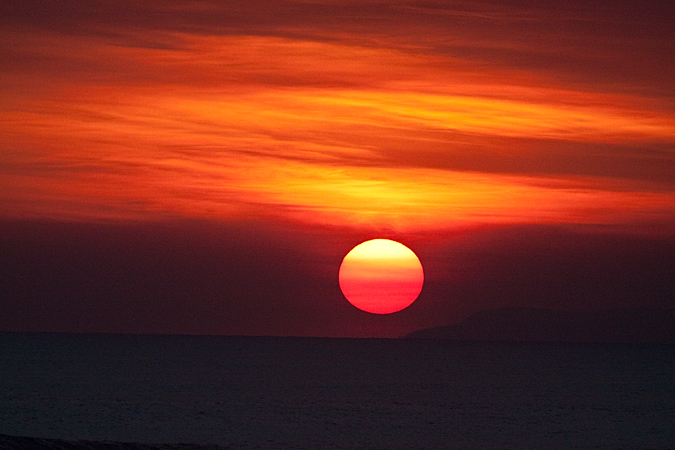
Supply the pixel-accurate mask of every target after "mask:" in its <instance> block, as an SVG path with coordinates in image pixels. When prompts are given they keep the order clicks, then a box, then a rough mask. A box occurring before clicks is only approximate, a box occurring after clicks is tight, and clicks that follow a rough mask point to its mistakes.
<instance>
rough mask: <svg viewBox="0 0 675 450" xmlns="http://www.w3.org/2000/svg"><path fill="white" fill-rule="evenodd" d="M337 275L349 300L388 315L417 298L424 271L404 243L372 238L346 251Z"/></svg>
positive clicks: (357, 305)
mask: <svg viewBox="0 0 675 450" xmlns="http://www.w3.org/2000/svg"><path fill="white" fill-rule="evenodd" d="M338 278H339V282H340V289H341V290H342V293H343V294H344V296H345V298H346V299H347V300H348V301H349V303H351V304H352V305H354V306H355V307H357V308H358V309H360V310H363V311H366V312H369V313H373V314H391V313H395V312H397V311H401V310H402V309H405V308H407V307H408V306H410V305H411V304H412V303H413V302H414V301H415V300H416V299H417V297H418V296H419V294H420V292H421V291H422V285H423V284H424V270H423V269H422V263H420V260H419V258H418V257H417V255H415V253H414V252H413V251H412V250H410V249H409V248H408V247H406V246H405V245H403V244H401V243H399V242H396V241H392V240H390V239H372V240H370V241H366V242H362V243H361V244H359V245H357V246H356V247H354V248H353V249H352V250H351V251H350V252H349V253H347V255H346V256H345V257H344V259H343V260H342V265H341V266H340V273H339V276H338Z"/></svg>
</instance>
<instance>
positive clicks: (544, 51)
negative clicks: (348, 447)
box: [0, 0, 675, 336]
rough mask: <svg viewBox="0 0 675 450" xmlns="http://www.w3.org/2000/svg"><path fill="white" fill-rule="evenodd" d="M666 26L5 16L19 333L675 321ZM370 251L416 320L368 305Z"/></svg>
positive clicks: (10, 222) (10, 282)
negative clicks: (652, 317)
mask: <svg viewBox="0 0 675 450" xmlns="http://www.w3.org/2000/svg"><path fill="white" fill-rule="evenodd" d="M673 17H675V6H674V5H673V3H672V2H668V1H663V2H656V1H652V2H650V1H648V2H643V1H641V2H637V1H635V2H632V1H628V2H614V1H601V2H591V3H588V2H584V1H580V0H579V1H572V2H550V5H548V6H543V5H542V4H541V3H540V2H528V1H521V2H497V1H495V2H490V1H484V0H478V1H471V2H469V1H466V2H463V1H457V2H441V1H438V2H434V1H405V0H402V1H391V2H390V1H388V2H375V1H321V0H316V1H309V0H307V1H276V0H275V1H272V0H253V1H228V2H215V1H187V0H184V1H183V0H167V1H161V2H160V1H145V0H133V1H131V0H123V1H86V0H80V1H56V0H55V1H37V0H35V1H33V0H26V1H21V2H5V3H3V4H2V5H0V136H1V137H2V139H1V140H0V227H1V229H0V231H1V232H2V233H1V235H2V237H0V264H1V266H0V287H3V286H4V288H2V290H3V291H5V294H3V295H2V296H1V297H0V331H1V330H5V331H12V330H17V331H76V332H133V333H190V334H225V335H229V334H247V335H257V334H262V335H299V336H400V335H402V334H405V333H408V332H410V331H413V330H416V329H419V328H424V327H429V326H436V325H442V324H446V323H454V322H458V321H460V320H462V319H464V318H466V317H467V316H468V315H470V314H471V313H474V312H477V311H481V310H484V309H488V308H496V307H502V306H534V307H549V308H555V309H601V308H611V307H624V308H627V307H667V308H672V307H675V281H674V279H675V272H674V269H673V268H674V267H675V76H674V75H673V74H675V27H673ZM374 238H388V239H395V240H398V241H400V242H402V243H404V244H405V245H407V246H408V247H410V248H411V249H413V250H414V251H415V253H417V255H418V256H419V258H420V261H421V262H422V264H423V266H424V270H425V276H426V281H425V286H424V288H423V290H422V293H421V295H420V297H419V299H418V300H417V301H416V302H415V303H414V304H413V305H412V306H410V307H409V308H407V309H405V310H403V311H401V312H399V313H395V314H392V315H388V316H378V315H372V314H368V313H365V312H362V311H360V310H358V309H356V308H354V307H353V306H351V305H350V304H349V303H348V302H347V301H346V300H345V299H344V297H343V296H342V294H341V292H340V289H339V286H338V279H337V274H338V270H339V266H340V262H341V261H342V258H343V257H344V255H345V254H346V253H347V252H348V251H349V250H350V249H351V248H352V247H354V246H355V245H356V244H358V243H360V242H362V241H364V240H368V239H374Z"/></svg>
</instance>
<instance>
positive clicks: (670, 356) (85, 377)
mask: <svg viewBox="0 0 675 450" xmlns="http://www.w3.org/2000/svg"><path fill="white" fill-rule="evenodd" d="M0 434H4V435H10V436H28V437H32V438H48V439H63V440H69V441H77V440H88V441H96V442H85V443H78V444H77V446H75V447H68V448H113V447H111V446H107V447H106V446H105V444H99V443H100V442H103V441H113V442H127V443H137V444H177V443H189V444H196V445H209V444H215V445H217V446H219V447H221V448H233V449H240V448H241V449H252V448H260V449H286V448H306V449H317V450H319V449H337V448H343V449H441V448H443V449H446V448H448V449H454V448H456V449H673V448H675V348H673V347H667V346H628V345H563V344H559V345H555V344H487V343H486V344H478V343H475V344H473V343H450V342H434V341H417V340H377V339H375V340H371V339H367V340H357V339H303V338H243V337H188V336H115V335H59V334H0ZM22 443H23V444H22ZM50 443H51V444H50ZM66 444H67V443H64V442H60V441H41V440H30V439H28V440H23V441H21V440H16V439H13V438H9V437H7V436H5V437H3V436H0V448H2V447H3V446H4V447H5V448H21V445H24V446H25V447H24V448H37V447H39V446H40V445H45V446H49V445H53V447H52V448H66V447H64V446H65V445H66ZM111 445H112V444H111ZM115 445H117V444H115ZM124 447H125V446H116V447H114V448H124ZM126 447H127V448H146V447H143V446H139V445H128V446H126ZM173 448H178V447H173ZM191 448H192V446H191Z"/></svg>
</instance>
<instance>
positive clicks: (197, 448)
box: [0, 434, 230, 450]
mask: <svg viewBox="0 0 675 450" xmlns="http://www.w3.org/2000/svg"><path fill="white" fill-rule="evenodd" d="M229 448H230V447H220V446H217V445H197V444H140V443H135V442H108V441H80V440H78V441H69V440H64V439H44V438H33V437H26V436H8V435H5V434H0V449H2V450H228V449H229Z"/></svg>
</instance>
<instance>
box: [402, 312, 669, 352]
mask: <svg viewBox="0 0 675 450" xmlns="http://www.w3.org/2000/svg"><path fill="white" fill-rule="evenodd" d="M405 337H406V338H409V339H447V340H457V341H498V342H571V343H626V344H675V309H612V310H605V311H596V312H582V311H554V310H550V309H537V308H502V309H495V310H490V311H482V312H479V313H476V314H474V315H472V316H471V317H469V318H468V319H466V320H465V321H463V322H461V323H458V324H455V325H447V326H441V327H434V328H427V329H423V330H419V331H415V332H413V333H410V334H409V335H407V336H405Z"/></svg>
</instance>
